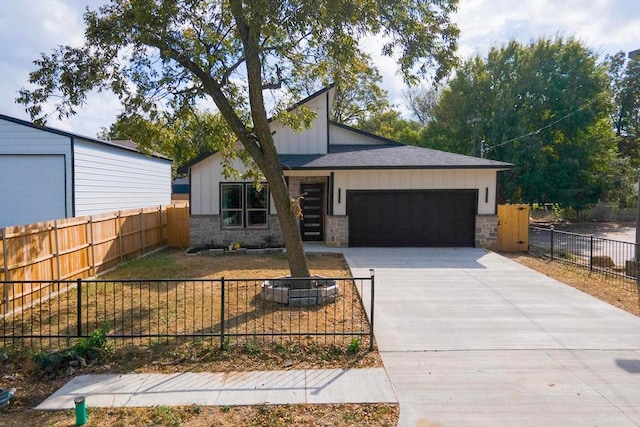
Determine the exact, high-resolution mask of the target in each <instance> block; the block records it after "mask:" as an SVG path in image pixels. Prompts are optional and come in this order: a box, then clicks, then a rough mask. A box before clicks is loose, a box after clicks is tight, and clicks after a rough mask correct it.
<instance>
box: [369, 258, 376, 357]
mask: <svg viewBox="0 0 640 427" xmlns="http://www.w3.org/2000/svg"><path fill="white" fill-rule="evenodd" d="M369 273H371V330H370V331H369V351H373V308H374V296H375V293H376V292H375V281H376V280H375V270H374V269H373V268H370V269H369Z"/></svg>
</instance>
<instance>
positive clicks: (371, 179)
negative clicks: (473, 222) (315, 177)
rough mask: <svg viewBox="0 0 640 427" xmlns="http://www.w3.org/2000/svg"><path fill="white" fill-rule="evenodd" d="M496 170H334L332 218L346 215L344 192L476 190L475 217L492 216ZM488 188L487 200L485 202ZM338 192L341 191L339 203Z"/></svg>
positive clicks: (494, 201)
mask: <svg viewBox="0 0 640 427" xmlns="http://www.w3.org/2000/svg"><path fill="white" fill-rule="evenodd" d="M496 173H497V171H496V170H484V169H483V170H475V169H450V170H377V171H365V170H362V171H336V172H335V177H334V194H333V198H334V199H333V209H334V215H346V200H347V197H346V192H347V190H431V189H434V190H437V189H441V190H455V189H477V190H478V214H480V215H492V214H495V213H496V212H495V204H496V199H495V195H496ZM487 189H488V193H489V194H488V200H485V195H486V191H487ZM338 190H340V191H341V193H342V194H341V197H340V201H338Z"/></svg>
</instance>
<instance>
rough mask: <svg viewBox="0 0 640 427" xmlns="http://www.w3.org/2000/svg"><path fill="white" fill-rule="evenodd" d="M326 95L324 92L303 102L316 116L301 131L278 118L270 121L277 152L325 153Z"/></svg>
mask: <svg viewBox="0 0 640 427" xmlns="http://www.w3.org/2000/svg"><path fill="white" fill-rule="evenodd" d="M327 96H329V95H328V94H326V93H325V94H323V95H321V96H319V97H317V98H314V99H312V100H310V101H309V102H307V103H306V104H305V106H306V107H307V108H309V109H311V110H313V111H314V112H315V113H316V117H315V119H314V121H313V123H312V124H311V127H310V128H308V129H304V130H303V131H302V132H296V131H294V130H292V129H291V128H289V127H287V126H285V125H283V124H281V123H280V122H279V121H278V120H274V121H273V122H272V123H271V132H275V133H274V134H273V142H274V143H275V146H276V150H277V151H278V153H279V154H327V145H328V144H327V138H328V126H329V123H328V121H327V114H328V100H327ZM294 113H295V110H294Z"/></svg>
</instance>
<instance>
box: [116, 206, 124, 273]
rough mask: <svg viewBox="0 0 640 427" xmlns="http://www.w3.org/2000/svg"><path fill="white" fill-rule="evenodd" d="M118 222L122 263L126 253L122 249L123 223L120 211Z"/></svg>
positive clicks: (117, 217)
mask: <svg viewBox="0 0 640 427" xmlns="http://www.w3.org/2000/svg"><path fill="white" fill-rule="evenodd" d="M116 220H117V221H118V229H117V232H118V243H119V245H120V262H122V261H123V260H124V253H123V249H122V221H121V218H120V211H118V215H117V216H116Z"/></svg>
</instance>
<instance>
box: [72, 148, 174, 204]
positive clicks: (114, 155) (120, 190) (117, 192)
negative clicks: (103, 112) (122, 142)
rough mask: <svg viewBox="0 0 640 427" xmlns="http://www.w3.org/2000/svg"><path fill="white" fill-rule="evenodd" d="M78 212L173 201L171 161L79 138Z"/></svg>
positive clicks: (75, 159) (77, 173) (77, 161)
mask: <svg viewBox="0 0 640 427" xmlns="http://www.w3.org/2000/svg"><path fill="white" fill-rule="evenodd" d="M74 166H75V204H76V210H75V214H76V216H82V215H91V214H96V213H102V212H113V211H117V210H126V209H136V208H142V207H148V206H158V205H165V204H169V203H171V163H170V162H169V161H167V160H162V159H158V158H155V157H148V156H144V155H141V154H138V153H135V152H129V151H127V150H123V149H119V148H114V147H110V146H107V145H102V144H98V143H94V142H91V141H87V140H83V139H76V140H75V142H74Z"/></svg>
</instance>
